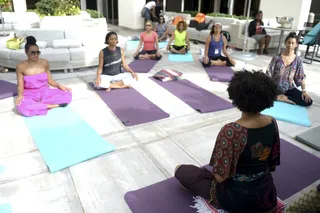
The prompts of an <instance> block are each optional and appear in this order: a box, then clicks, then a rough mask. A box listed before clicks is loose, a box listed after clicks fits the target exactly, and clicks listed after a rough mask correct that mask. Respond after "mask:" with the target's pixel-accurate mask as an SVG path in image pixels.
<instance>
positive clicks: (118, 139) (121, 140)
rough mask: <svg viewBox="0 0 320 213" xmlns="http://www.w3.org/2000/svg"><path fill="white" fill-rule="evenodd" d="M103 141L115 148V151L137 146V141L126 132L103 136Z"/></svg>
mask: <svg viewBox="0 0 320 213" xmlns="http://www.w3.org/2000/svg"><path fill="white" fill-rule="evenodd" d="M104 139H105V140H106V141H108V142H109V143H111V144H113V145H114V146H115V147H116V150H119V149H123V148H129V147H131V146H135V145H137V144H138V143H137V140H136V139H135V138H134V137H133V136H132V134H130V133H129V132H127V131H124V132H119V133H116V134H112V135H106V136H104Z"/></svg>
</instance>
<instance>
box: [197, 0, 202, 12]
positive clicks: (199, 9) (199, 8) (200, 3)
mask: <svg viewBox="0 0 320 213" xmlns="http://www.w3.org/2000/svg"><path fill="white" fill-rule="evenodd" d="M201 6H202V1H201V0H199V4H198V13H200V12H201Z"/></svg>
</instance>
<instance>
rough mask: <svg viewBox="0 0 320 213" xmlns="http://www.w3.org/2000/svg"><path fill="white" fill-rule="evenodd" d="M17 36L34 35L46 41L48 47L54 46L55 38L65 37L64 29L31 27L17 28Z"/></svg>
mask: <svg viewBox="0 0 320 213" xmlns="http://www.w3.org/2000/svg"><path fill="white" fill-rule="evenodd" d="M15 33H16V36H17V37H26V36H34V37H35V38H36V39H37V40H38V41H46V42H47V46H48V47H52V41H53V40H59V39H64V31H63V30H50V29H39V28H31V29H27V30H15Z"/></svg>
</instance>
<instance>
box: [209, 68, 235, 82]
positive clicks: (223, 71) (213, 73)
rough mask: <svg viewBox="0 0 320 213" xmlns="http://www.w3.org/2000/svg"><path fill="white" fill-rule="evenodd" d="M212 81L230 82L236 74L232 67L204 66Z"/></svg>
mask: <svg viewBox="0 0 320 213" xmlns="http://www.w3.org/2000/svg"><path fill="white" fill-rule="evenodd" d="M204 70H205V71H206V72H207V74H208V75H209V77H210V79H211V80H212V81H218V82H229V81H230V80H231V78H232V76H233V74H234V71H233V69H232V68H231V67H221V66H211V67H204Z"/></svg>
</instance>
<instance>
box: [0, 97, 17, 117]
mask: <svg viewBox="0 0 320 213" xmlns="http://www.w3.org/2000/svg"><path fill="white" fill-rule="evenodd" d="M14 109H15V104H14V98H13V97H10V98H5V99H2V100H0V113H1V112H8V111H12V110H14Z"/></svg>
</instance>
